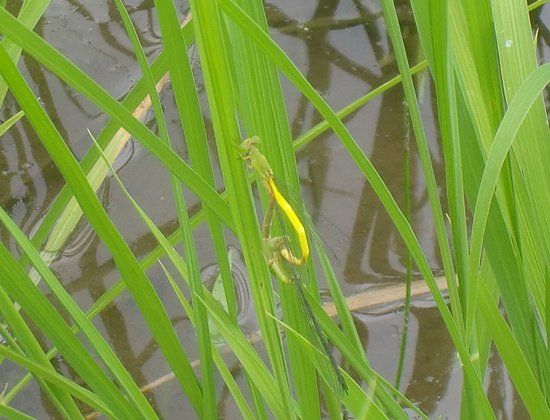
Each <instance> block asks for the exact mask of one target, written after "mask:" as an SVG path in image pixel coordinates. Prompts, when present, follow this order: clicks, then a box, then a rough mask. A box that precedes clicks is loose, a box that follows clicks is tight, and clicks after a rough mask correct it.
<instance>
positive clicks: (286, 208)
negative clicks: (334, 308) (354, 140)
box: [240, 136, 347, 398]
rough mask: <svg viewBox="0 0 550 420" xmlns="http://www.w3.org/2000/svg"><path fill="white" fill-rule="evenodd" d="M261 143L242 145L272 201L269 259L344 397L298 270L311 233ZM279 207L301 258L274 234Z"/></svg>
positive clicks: (318, 360) (326, 375)
mask: <svg viewBox="0 0 550 420" xmlns="http://www.w3.org/2000/svg"><path fill="white" fill-rule="evenodd" d="M259 142H260V139H259V137H257V136H254V137H252V138H249V139H247V140H244V141H243V142H242V143H241V145H240V151H241V157H242V158H243V159H245V160H246V161H247V162H248V163H249V166H250V167H251V168H252V169H254V170H255V171H256V172H257V173H258V174H259V175H260V177H261V178H262V181H263V184H264V186H265V188H266V190H267V192H268V194H269V204H268V208H267V210H266V214H265V217H264V222H263V226H262V236H263V239H264V242H265V249H266V258H267V261H268V263H269V265H270V267H271V269H272V270H273V272H274V274H275V275H276V276H277V277H278V278H279V280H281V281H282V282H283V283H286V284H290V285H293V286H294V288H295V290H296V295H297V298H298V302H299V305H300V312H301V314H302V318H303V320H304V325H305V328H306V334H307V339H308V340H309V342H310V343H311V344H312V345H313V347H314V348H315V349H316V354H314V355H313V358H312V361H313V364H314V366H315V368H316V369H317V371H318V372H319V374H320V375H321V377H322V378H323V379H324V381H325V382H326V383H327V384H328V385H329V386H330V388H331V389H332V391H333V392H334V393H335V394H336V395H337V396H338V397H340V398H341V397H343V396H344V394H345V393H347V385H346V382H345V380H344V378H343V376H342V374H341V373H340V370H339V368H338V365H337V364H336V362H335V360H334V357H333V356H332V353H331V352H330V349H329V347H328V343H327V339H326V337H325V334H324V333H323V331H322V329H321V327H320V326H319V323H318V322H317V320H316V318H315V316H314V314H313V310H312V309H311V306H310V304H309V302H308V300H307V297H306V292H305V290H304V284H303V278H302V276H300V274H299V270H298V269H297V268H298V267H300V266H303V265H305V264H306V262H307V258H308V257H309V254H310V250H309V243H308V238H307V233H306V230H305V228H304V225H303V223H302V221H301V220H300V218H299V217H298V215H297V214H296V212H295V211H294V209H293V208H292V206H291V205H290V204H289V203H288V201H287V200H286V199H285V197H284V196H283V195H282V194H281V192H280V191H279V188H277V185H276V183H275V180H274V177H273V171H272V169H271V166H270V165H269V162H268V161H267V159H266V158H265V156H264V155H262V154H261V153H260V152H259V150H258V149H257V147H256V146H257V145H258V143H259ZM277 206H278V207H280V208H281V210H282V211H283V212H284V213H285V215H286V217H287V218H288V220H289V222H290V224H291V225H292V228H293V229H294V231H295V232H296V234H297V236H298V240H299V244H300V251H301V258H297V257H295V255H294V254H293V252H292V251H291V249H290V245H289V240H288V237H287V235H285V234H284V232H283V235H282V236H278V237H275V238H272V237H271V225H272V219H273V214H274V213H275V211H276V207H277ZM283 227H284V224H283V223H281V228H283Z"/></svg>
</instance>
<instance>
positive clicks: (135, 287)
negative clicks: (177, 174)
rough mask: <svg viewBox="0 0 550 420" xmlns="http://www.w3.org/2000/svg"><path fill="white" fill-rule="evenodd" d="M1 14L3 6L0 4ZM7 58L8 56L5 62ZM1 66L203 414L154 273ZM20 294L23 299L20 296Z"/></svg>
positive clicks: (11, 70) (9, 69)
mask: <svg viewBox="0 0 550 420" xmlns="http://www.w3.org/2000/svg"><path fill="white" fill-rule="evenodd" d="M1 14H2V9H0V15H1ZM2 57H3V59H5V58H6V57H5V51H4V50H3V49H2V48H0V58H2ZM6 61H7V60H4V62H6ZM0 72H1V73H2V75H3V77H4V79H5V80H6V81H7V82H8V84H9V85H10V89H11V90H12V92H13V94H14V96H15V97H16V98H17V100H18V101H19V103H20V104H21V107H22V108H23V110H24V111H25V113H26V115H27V118H28V119H29V121H30V123H31V124H32V126H33V128H34V129H35V130H36V132H37V133H38V135H39V136H40V138H41V139H42V141H43V143H44V146H45V147H46V149H47V150H48V152H49V153H50V155H51V156H52V159H53V160H54V162H55V163H56V164H57V166H58V168H59V170H60V171H61V173H62V174H63V176H64V177H65V179H66V180H67V182H68V184H69V185H70V187H71V189H72V190H73V192H74V193H75V196H76V198H77V200H78V202H79V204H80V207H81V208H82V209H83V211H84V213H85V214H86V215H87V217H88V220H89V221H90V223H91V224H92V226H93V227H94V229H95V230H96V232H97V234H98V235H99V237H101V238H102V239H103V240H104V242H105V244H106V245H107V247H108V248H109V249H110V250H111V252H112V254H113V257H114V259H115V261H116V263H117V266H118V268H119V270H120V272H121V274H122V276H123V277H124V279H125V281H126V285H127V287H128V289H129V290H130V292H131V294H132V296H133V297H134V299H135V301H136V303H137V305H138V307H139V308H140V310H141V312H142V314H143V316H144V317H145V319H146V321H147V323H148V325H149V327H150V328H151V331H152V333H153V335H154V336H155V339H156V340H157V342H158V344H159V347H160V348H161V350H162V351H163V353H164V355H165V357H166V359H167V361H168V363H169V364H170V366H171V368H172V369H173V371H174V373H175V374H176V377H177V378H178V381H179V382H180V384H181V386H182V387H183V388H184V389H185V390H186V392H187V394H188V396H189V398H190V400H191V401H192V403H193V404H194V406H195V407H196V410H197V412H198V413H199V414H202V406H201V405H202V404H201V402H202V395H201V391H200V388H199V386H198V383H197V381H196V378H195V377H194V374H193V372H192V370H191V369H190V367H189V362H188V360H187V357H186V356H185V353H184V352H183V349H182V348H181V346H180V343H179V339H178V337H177V336H176V334H175V332H174V329H173V327H172V325H171V322H170V319H169V318H168V316H167V314H166V311H165V310H164V307H163V305H162V303H161V301H160V299H159V297H158V295H157V294H156V292H155V290H154V288H153V287H152V285H151V283H150V282H149V279H148V278H147V276H146V275H145V273H144V272H143V270H141V268H140V266H139V264H138V263H137V261H136V258H135V256H134V255H133V253H132V251H131V250H130V249H129V248H128V246H127V245H126V243H125V242H124V239H123V238H122V236H121V235H120V234H119V233H118V231H117V230H116V228H115V226H114V225H113V224H112V222H111V221H110V219H109V217H108V216H107V214H106V213H105V210H104V209H103V207H102V206H101V203H100V202H99V200H98V199H97V197H96V196H95V194H94V192H93V190H92V188H91V187H90V185H89V184H88V182H87V180H86V177H85V175H84V173H83V172H82V170H81V168H80V166H79V165H78V163H77V162H76V160H75V158H74V156H73V155H72V154H71V153H70V151H69V150H68V148H67V145H66V144H65V142H64V141H63V139H62V138H61V137H60V135H59V133H58V132H57V130H56V129H55V127H54V126H53V124H52V122H51V121H50V120H49V119H48V118H47V116H46V115H45V113H44V111H43V109H42V108H41V107H40V105H39V103H38V101H37V100H36V98H35V97H34V95H33V94H32V92H31V90H30V88H29V87H28V85H27V84H26V83H25V81H24V80H23V79H22V76H21V74H20V73H19V72H18V71H17V69H16V68H15V66H13V64H11V65H10V64H9V63H6V65H4V66H2V67H0ZM178 159H179V158H178ZM180 161H181V160H180ZM216 196H217V194H216ZM218 197H219V196H218ZM17 300H18V302H20V300H19V299H17ZM20 303H21V302H20ZM58 348H60V347H58ZM60 350H61V348H60Z"/></svg>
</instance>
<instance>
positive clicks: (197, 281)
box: [117, 0, 225, 419]
mask: <svg viewBox="0 0 550 420" xmlns="http://www.w3.org/2000/svg"><path fill="white" fill-rule="evenodd" d="M117 5H118V8H119V11H120V12H121V13H122V16H123V19H124V21H125V26H126V30H127V32H128V33H129V34H130V37H131V39H132V44H133V46H134V50H135V51H136V54H137V56H138V60H139V63H140V67H141V70H142V73H143V75H144V78H145V80H146V82H147V85H148V90H149V96H150V97H151V102H152V105H153V109H154V111H155V116H156V119H157V122H158V127H159V130H160V134H161V139H162V141H163V142H164V143H165V144H167V145H168V146H169V147H171V144H170V139H169V135H168V128H167V125H166V120H165V118H164V114H163V109H162V106H161V103H160V98H159V97H158V94H157V92H156V89H155V82H154V79H153V75H152V74H151V70H150V69H149V65H148V63H147V59H146V56H145V52H144V51H143V48H142V47H141V44H140V43H139V39H138V36H137V33H136V31H135V29H134V27H133V24H132V22H131V20H130V16H129V15H128V13H127V11H126V9H125V7H124V5H123V3H122V2H121V1H120V0H117ZM156 6H157V15H158V19H159V24H160V28H161V33H162V34H163V40H164V50H165V52H166V54H167V57H168V71H169V73H170V76H171V80H172V85H173V87H174V91H175V92H176V102H177V103H178V102H180V101H181V99H180V100H178V98H181V97H182V95H181V94H177V92H180V91H181V89H180V84H181V82H180V80H181V78H182V77H185V76H187V78H188V79H189V78H191V79H192V73H191V67H190V65H189V61H188V59H187V58H186V57H185V58H182V55H181V54H180V53H181V51H182V50H183V51H187V48H185V43H184V39H183V36H182V34H181V29H180V26H179V21H178V17H177V13H176V11H175V9H174V5H173V3H172V2H164V3H162V2H160V1H159V2H157V4H156ZM178 41H179V42H178ZM178 58H179V59H178ZM174 61H175V62H174ZM182 61H183V62H182ZM182 70H187V74H186V75H182V74H181V71H182ZM191 92H196V88H195V86H194V85H193V84H192V86H190V89H189V88H188V89H187V90H186V95H185V96H186V97H187V98H194V99H195V104H194V105H195V107H193V106H185V105H184V106H185V109H194V110H197V111H195V114H197V113H198V115H191V116H190V117H191V119H193V117H194V119H195V120H198V124H194V125H195V126H198V127H199V130H195V131H198V132H196V133H195V132H193V133H188V135H189V137H190V138H192V139H194V137H195V135H196V136H198V135H200V134H202V137H203V138H204V139H205V138H206V134H205V132H204V126H203V124H202V114H201V113H200V108H199V105H198V98H197V97H196V94H195V95H192V94H191ZM192 105H193V104H192ZM178 108H179V109H181V104H180V106H179V107H178ZM180 117H181V118H182V123H183V124H184V126H185V125H187V126H189V125H190V124H189V122H188V120H189V118H188V115H187V114H185V113H183V114H182V113H181V112H180ZM186 122H187V124H185V123H186ZM200 128H202V130H201V129H200ZM208 167H209V166H207V167H204V166H203V165H199V168H202V172H203V173H204V172H205V171H206V172H207V173H208ZM210 174H211V170H210ZM170 182H171V184H172V190H173V193H174V202H175V203H176V208H177V214H178V220H179V225H180V227H181V229H182V235H183V243H184V253H185V255H186V257H187V269H188V276H189V282H188V284H189V285H190V287H191V291H192V293H193V295H192V296H193V303H194V307H196V308H197V309H196V317H195V329H196V331H197V338H198V343H199V345H198V347H199V357H200V359H201V377H202V395H203V410H204V418H205V419H215V418H217V417H218V416H217V404H216V389H215V379H214V367H213V361H212V351H211V343H210V332H209V328H208V318H207V314H206V310H204V308H203V307H202V305H198V304H197V301H196V299H195V298H194V297H195V296H199V297H202V280H201V275H200V267H199V262H198V257H197V251H196V247H195V243H194V239H193V235H192V229H191V225H190V221H189V215H188V213H187V206H186V204H185V199H184V195H183V191H182V189H181V185H180V181H179V180H178V179H177V178H176V176H175V175H174V174H170ZM210 185H211V186H213V185H214V183H213V175H212V174H211V179H210ZM208 217H209V218H210V220H211V221H212V218H213V213H211V212H210V210H207V218H208ZM216 225H217V226H218V229H219V230H221V225H220V224H219V222H217V221H216ZM224 251H225V246H224ZM223 257H225V252H224V256H223ZM223 257H222V258H223Z"/></svg>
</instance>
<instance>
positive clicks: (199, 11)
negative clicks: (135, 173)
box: [190, 0, 295, 419]
mask: <svg viewBox="0 0 550 420" xmlns="http://www.w3.org/2000/svg"><path fill="white" fill-rule="evenodd" d="M190 4H191V12H192V13H193V16H194V19H196V20H195V23H196V25H195V31H196V35H197V45H198V47H199V53H200V56H201V58H202V60H203V61H202V62H201V64H202V68H203V71H204V78H205V85H206V91H207V94H208V98H209V102H210V108H211V113H212V122H213V126H214V132H215V134H216V143H217V145H218V154H219V156H220V163H221V168H222V173H223V176H224V180H225V183H226V190H227V193H228V197H229V203H230V206H231V209H232V215H233V218H234V221H235V227H236V233H237V235H238V237H239V240H240V242H241V245H242V249H243V254H244V257H245V261H246V264H247V267H248V270H249V276H250V279H251V290H252V294H253V299H254V303H255V306H256V311H257V314H258V320H259V323H260V328H261V329H262V332H263V333H264V337H265V343H266V349H267V352H268V356H269V358H270V362H271V364H272V366H273V369H274V373H275V378H276V383H277V386H278V388H279V390H280V392H281V395H280V397H281V399H282V404H283V407H284V413H285V418H288V419H293V418H295V416H294V410H293V408H292V403H291V395H290V388H289V385H288V375H287V371H286V365H285V358H284V353H283V348H282V343H281V338H280V334H279V331H278V328H277V325H276V324H275V323H274V322H273V321H272V320H271V319H268V317H267V314H268V313H275V307H274V302H273V298H272V291H271V288H272V286H271V279H270V275H269V271H268V269H267V265H266V264H265V261H264V257H263V252H262V247H263V244H262V240H261V236H260V231H259V224H258V221H257V216H256V212H255V209H254V205H253V200H252V194H251V191H250V185H249V182H248V174H247V171H246V168H245V165H244V163H243V162H242V161H241V160H240V159H239V156H238V153H237V150H236V146H237V145H238V143H239V141H240V136H241V135H240V130H239V127H238V123H237V120H236V109H235V104H236V100H235V96H234V93H233V86H234V85H233V83H232V81H231V72H230V70H229V69H228V68H227V62H228V61H227V56H226V50H225V43H226V42H227V41H225V40H224V37H223V32H222V29H221V28H222V24H223V22H222V21H220V16H221V14H220V11H219V10H218V9H217V7H218V4H217V3H216V2H214V1H210V0H209V1H195V0H193V1H191V2H190ZM266 291H267V292H266ZM218 328H219V326H218Z"/></svg>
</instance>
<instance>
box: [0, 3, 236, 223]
mask: <svg viewBox="0 0 550 420" xmlns="http://www.w3.org/2000/svg"><path fill="white" fill-rule="evenodd" d="M0 22H1V23H0V31H1V32H3V33H4V34H5V35H6V36H8V37H10V38H11V39H13V40H14V42H17V43H18V44H20V45H22V46H23V48H24V50H25V51H26V52H27V53H29V54H31V55H32V56H34V57H35V58H36V59H37V60H38V61H40V62H42V63H43V64H44V65H45V66H46V67H48V68H49V69H50V70H51V71H53V72H54V73H55V74H57V75H58V76H59V77H60V78H62V79H63V80H65V81H66V82H67V83H69V84H70V85H71V86H72V87H73V88H74V89H76V90H77V91H79V92H80V93H82V94H83V95H84V96H86V97H87V98H88V99H90V100H91V101H92V102H93V103H95V104H96V105H97V106H98V107H99V108H100V109H102V110H103V111H104V112H105V113H107V114H108V115H109V116H110V117H111V118H113V119H115V120H117V122H118V123H120V124H121V126H122V127H124V129H126V130H127V131H128V132H129V133H130V134H132V136H134V137H135V138H136V139H137V140H138V141H139V142H140V143H142V144H143V145H144V146H145V147H146V148H147V149H148V150H149V151H150V152H151V153H152V154H153V155H155V156H156V157H157V158H158V159H159V160H160V161H161V162H162V163H163V164H164V165H165V166H166V167H167V168H169V169H170V171H172V172H173V173H174V174H175V175H176V176H177V177H178V178H179V179H180V180H182V181H183V182H185V184H186V185H187V186H188V187H189V188H190V189H191V190H192V191H193V192H194V193H195V194H197V196H198V197H199V198H200V199H201V201H202V202H203V203H204V204H206V205H207V206H209V207H210V208H211V209H212V210H213V211H215V212H216V214H217V215H218V217H220V219H221V220H222V221H223V223H224V224H225V225H227V226H229V227H230V228H231V227H232V226H233V222H232V220H231V216H230V215H229V210H228V206H227V203H225V202H224V201H223V200H222V199H221V198H220V196H219V194H218V193H217V192H216V191H215V190H214V189H213V188H212V187H211V186H209V185H208V184H207V183H206V182H205V181H204V180H203V179H202V178H201V177H200V176H198V175H197V173H196V171H194V170H193V169H191V168H190V167H189V165H187V164H186V163H185V162H183V161H182V160H181V158H180V157H179V156H177V155H176V154H175V153H174V152H173V151H172V150H170V148H168V146H166V145H164V144H163V143H162V142H160V141H159V138H158V137H157V136H155V135H154V134H153V133H152V132H151V131H150V130H149V129H148V128H147V127H146V126H145V125H143V124H142V123H140V122H139V121H137V120H136V119H135V118H134V117H133V116H132V114H131V113H130V112H129V111H128V110H127V109H125V108H124V107H123V106H122V105H121V104H119V103H118V102H117V101H116V100H115V99H114V98H113V97H112V96H110V95H109V94H108V93H107V92H106V91H105V90H104V89H103V88H102V87H101V86H99V85H98V84H97V83H95V82H94V81H93V80H91V79H90V78H89V77H88V76H86V75H85V74H84V73H82V71H81V70H80V69H78V68H77V67H76V66H75V65H74V64H72V63H71V62H70V61H69V60H68V59H67V58H65V57H64V56H63V55H61V54H60V53H59V52H57V51H56V50H55V49H54V48H52V47H51V46H50V45H49V44H47V43H46V42H45V41H44V40H42V39H41V38H39V37H38V35H36V34H35V33H33V32H30V31H28V30H27V29H25V28H24V27H23V26H22V25H21V24H20V23H19V22H17V20H16V19H14V18H13V17H12V16H11V15H10V14H9V13H7V12H6V11H5V10H4V9H0Z"/></svg>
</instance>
